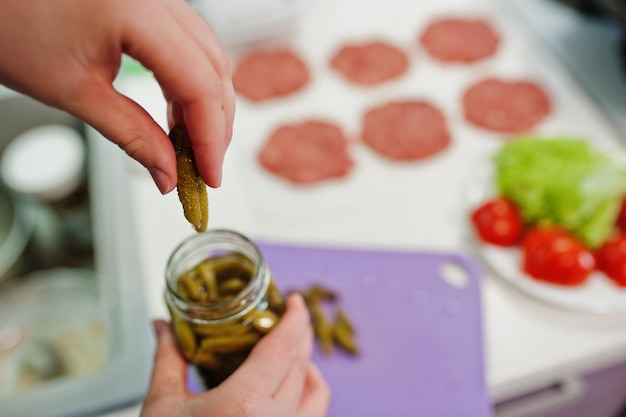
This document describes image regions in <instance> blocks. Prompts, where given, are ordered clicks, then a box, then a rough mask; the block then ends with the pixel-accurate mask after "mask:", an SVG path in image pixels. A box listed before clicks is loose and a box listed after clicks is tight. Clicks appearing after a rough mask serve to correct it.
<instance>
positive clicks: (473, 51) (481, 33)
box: [420, 18, 500, 63]
mask: <svg viewBox="0 0 626 417" xmlns="http://www.w3.org/2000/svg"><path fill="white" fill-rule="evenodd" d="M499 42H500V38H499V36H498V34H497V33H496V32H495V31H494V30H493V28H492V27H491V25H490V24H489V23H488V22H487V21H486V20H483V19H459V18H444V19H439V20H436V21H433V22H432V23H430V24H429V25H428V27H427V28H426V30H425V31H424V32H423V34H422V35H421V37H420V43H421V44H422V46H423V47H424V48H425V49H426V51H427V52H428V54H429V55H430V56H432V57H433V58H434V59H436V60H438V61H441V62H446V63H472V62H475V61H479V60H481V59H485V58H488V57H490V56H492V55H493V54H495V52H496V50H497V48H498V44H499Z"/></svg>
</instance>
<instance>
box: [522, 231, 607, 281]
mask: <svg viewBox="0 0 626 417" xmlns="http://www.w3.org/2000/svg"><path fill="white" fill-rule="evenodd" d="M595 267H596V258H595V257H594V255H593V253H592V252H591V251H590V250H588V249H587V248H585V247H584V245H583V244H582V243H581V242H580V241H579V240H578V239H576V237H574V236H573V235H572V234H571V233H569V232H567V231H566V230H564V229H562V228H559V227H537V228H534V229H532V230H530V231H529V232H528V233H527V234H526V236H525V237H524V241H523V245H522V269H523V270H524V272H526V273H527V274H528V275H530V276H531V277H533V278H535V279H537V280H539V281H546V282H550V283H553V284H559V285H580V284H582V283H583V282H585V281H586V280H587V278H588V277H589V274H591V272H593V270H594V269H595Z"/></svg>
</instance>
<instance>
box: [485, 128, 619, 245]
mask: <svg viewBox="0 0 626 417" xmlns="http://www.w3.org/2000/svg"><path fill="white" fill-rule="evenodd" d="M494 163H495V166H496V186H497V189H498V191H499V192H500V194H502V195H504V196H506V197H508V198H509V199H511V200H512V201H514V202H515V203H516V204H517V205H518V206H519V208H520V210H521V213H522V216H523V218H524V220H525V221H526V222H527V223H529V224H544V223H545V224H553V225H560V226H562V227H565V228H566V229H568V230H569V231H571V232H572V233H573V234H574V235H576V236H577V237H578V238H579V239H580V240H581V241H582V242H583V243H584V244H585V245H587V246H588V247H590V248H596V247H598V246H599V245H601V244H602V243H603V242H604V241H605V240H606V238H607V236H608V235H609V233H610V232H611V231H612V229H613V227H614V224H615V221H616V218H617V215H618V213H619V209H620V206H621V200H622V196H623V195H624V192H625V191H626V164H625V163H624V156H623V154H622V153H621V152H612V153H608V152H602V151H600V150H599V149H597V148H596V147H594V146H593V145H592V144H591V143H590V142H588V141H586V140H583V139H575V138H539V137H531V136H528V137H520V138H517V139H514V140H511V141H509V142H507V143H506V144H505V145H504V146H503V147H502V148H501V149H500V151H499V152H498V153H497V154H496V155H495V156H494Z"/></svg>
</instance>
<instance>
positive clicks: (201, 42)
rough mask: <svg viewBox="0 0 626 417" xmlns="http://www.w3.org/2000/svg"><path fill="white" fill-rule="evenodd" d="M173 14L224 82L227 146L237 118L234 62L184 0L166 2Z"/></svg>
mask: <svg viewBox="0 0 626 417" xmlns="http://www.w3.org/2000/svg"><path fill="white" fill-rule="evenodd" d="M166 4H167V5H168V6H169V7H168V8H169V10H170V11H171V14H172V16H173V17H174V19H176V21H177V22H178V23H179V24H180V25H181V27H182V28H183V29H184V30H185V31H186V32H187V34H188V35H189V36H190V37H191V38H192V39H193V40H194V41H195V42H196V43H197V44H198V46H199V47H200V48H201V49H202V50H203V51H204V53H205V54H206V55H207V57H208V58H209V60H210V61H211V62H212V64H213V67H214V68H215V71H216V73H217V75H218V76H219V77H220V78H221V80H222V84H223V97H224V122H225V126H226V132H225V136H224V141H225V143H226V147H228V145H229V144H230V141H231V138H232V133H233V122H234V118H235V90H234V88H233V83H232V62H231V59H230V56H229V55H228V54H227V53H226V51H225V50H224V49H223V48H222V46H221V44H220V40H219V38H218V37H217V35H216V34H215V32H214V31H213V29H212V28H211V26H210V25H209V24H208V22H207V21H206V20H204V18H202V17H201V16H200V15H199V14H198V13H196V11H195V10H194V9H193V8H192V7H191V6H190V5H189V4H188V3H187V2H186V1H183V0H173V1H170V2H168V3H166Z"/></svg>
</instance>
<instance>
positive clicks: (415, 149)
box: [362, 101, 450, 161]
mask: <svg viewBox="0 0 626 417" xmlns="http://www.w3.org/2000/svg"><path fill="white" fill-rule="evenodd" d="M362 139H363V142H365V143H366V144H367V145H368V146H369V147H370V148H372V149H373V150H375V151H376V152H378V153H380V154H381V155H384V156H386V157H388V158H391V159H394V160H399V161H402V160H414V159H423V158H427V157H429V156H432V155H435V154H437V153H439V152H441V151H442V150H443V149H445V148H446V147H447V146H448V144H449V143H450V134H449V133H448V128H447V126H446V120H445V118H444V115H443V114H442V113H441V111H439V109H437V108H436V107H434V106H433V105H431V104H429V103H427V102H424V101H395V102H390V103H388V104H385V105H383V106H381V107H377V108H374V109H371V110H369V111H368V112H367V113H366V114H365V117H364V121H363V130H362Z"/></svg>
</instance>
